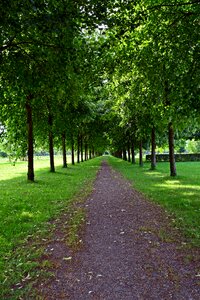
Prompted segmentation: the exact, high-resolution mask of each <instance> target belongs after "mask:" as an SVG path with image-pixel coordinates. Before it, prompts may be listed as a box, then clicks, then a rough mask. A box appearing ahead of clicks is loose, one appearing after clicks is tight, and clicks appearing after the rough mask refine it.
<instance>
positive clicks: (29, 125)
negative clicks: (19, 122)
mask: <svg viewBox="0 0 200 300" xmlns="http://www.w3.org/2000/svg"><path fill="white" fill-rule="evenodd" d="M31 99H32V96H31V95H30V96H28V97H27V101H26V117H27V135H28V136H27V141H28V145H27V146H28V173H27V179H28V180H30V181H34V157H33V155H34V150H33V118H32V107H31V105H30V100H31Z"/></svg>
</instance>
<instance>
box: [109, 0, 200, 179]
mask: <svg viewBox="0 0 200 300" xmlns="http://www.w3.org/2000/svg"><path fill="white" fill-rule="evenodd" d="M123 3H124V5H123V6H122V9H116V14H115V17H116V18H115V19H114V22H113V23H112V26H111V27H110V29H108V30H107V31H108V33H107V36H108V37H107V39H108V43H109V45H111V44H112V47H109V50H108V51H107V57H108V66H109V67H108V69H107V77H108V78H109V81H108V90H109V99H110V105H111V109H112V111H114V120H115V121H116V119H117V120H118V121H117V123H118V124H119V128H114V130H112V133H111V136H112V137H114V143H115V150H116V154H118V155H121V153H124V157H125V159H126V151H125V149H126V150H128V155H129V153H130V149H132V152H133V153H134V145H135V144H136V145H137V147H139V148H140V164H142V157H141V155H142V145H144V144H146V143H147V142H148V141H149V140H151V151H152V162H151V168H152V169H155V167H156V157H155V149H156V136H157V142H159V143H163V139H164V138H166V135H167V136H168V142H169V155H170V174H171V176H176V165H175V159H174V136H175V135H176V136H177V137H179V138H180V137H181V136H182V137H185V138H189V137H190V136H191V135H192V132H196V131H198V130H199V116H200V115H199V112H200V99H199V88H200V86H199V76H200V73H199V72H200V65H199V64H200V60H199V53H200V52H199V46H200V45H199V37H200V30H199V29H200V28H199V27H200V26H199V16H200V5H199V4H200V1H189V2H188V1H184V0H182V1H181V0H180V1H170V2H167V1H163V0H162V1H156V2H155V1H153V0H149V1H137V2H130V1H125V2H123ZM110 57H112V59H111V60H110ZM109 62H110V63H109ZM111 70H112V72H110V71H111ZM119 132H121V134H119ZM133 161H134V159H133Z"/></svg>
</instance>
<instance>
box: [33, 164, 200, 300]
mask: <svg viewBox="0 0 200 300" xmlns="http://www.w3.org/2000/svg"><path fill="white" fill-rule="evenodd" d="M84 205H85V207H86V208H87V224H86V228H85V230H84V233H83V236H82V239H83V246H82V248H81V249H80V250H79V251H78V252H73V251H71V250H69V249H67V247H66V246H65V243H61V242H59V239H57V240H58V241H57V242H56V241H55V243H54V244H53V245H52V244H51V245H49V247H47V251H49V253H50V252H51V259H52V260H54V262H55V261H56V262H57V268H55V279H53V280H52V282H51V283H50V284H49V285H48V286H47V285H45V284H44V283H41V286H40V287H39V290H40V292H41V293H42V295H43V299H54V300H55V299H56V300H58V299H74V300H87V299H99V300H103V299H105V300H115V299H116V300H117V299H119V300H123V299H126V300H132V299H145V300H146V299H148V300H149V299H159V300H161V299H166V300H168V299H177V300H181V299H184V300H187V299H188V300H189V299H195V300H197V299H198V300H199V299H200V283H199V279H200V265H199V259H198V256H199V252H198V251H196V253H191V251H189V250H186V249H185V247H183V246H184V243H183V241H179V242H177V241H176V239H177V238H176V237H177V236H176V234H175V235H174V233H173V237H172V233H171V230H170V228H169V226H168V223H169V220H168V218H169V217H168V216H167V215H166V214H165V212H164V211H163V210H162V209H161V208H160V207H159V206H156V205H154V204H152V203H150V202H149V201H147V200H145V199H144V198H143V197H142V196H141V195H140V194H139V193H138V192H136V191H135V190H134V189H132V188H131V185H130V184H129V183H128V182H127V181H126V180H124V179H123V178H122V177H121V175H119V174H118V173H117V172H116V171H114V170H112V169H111V167H109V166H108V165H107V163H106V162H104V163H103V164H102V168H101V170H100V171H99V173H98V176H97V179H96V182H95V187H94V191H93V193H92V195H91V196H90V198H89V199H88V200H87V201H86V203H85V204H84ZM63 258H66V259H63Z"/></svg>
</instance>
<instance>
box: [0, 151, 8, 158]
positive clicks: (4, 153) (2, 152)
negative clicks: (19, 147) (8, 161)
mask: <svg viewBox="0 0 200 300" xmlns="http://www.w3.org/2000/svg"><path fill="white" fill-rule="evenodd" d="M0 157H8V154H7V153H6V152H4V151H0Z"/></svg>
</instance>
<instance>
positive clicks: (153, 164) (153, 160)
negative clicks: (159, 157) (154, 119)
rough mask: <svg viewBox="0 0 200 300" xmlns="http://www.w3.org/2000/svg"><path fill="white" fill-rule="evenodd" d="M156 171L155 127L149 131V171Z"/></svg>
mask: <svg viewBox="0 0 200 300" xmlns="http://www.w3.org/2000/svg"><path fill="white" fill-rule="evenodd" d="M155 169H156V131H155V127H153V128H152V131H151V170H155Z"/></svg>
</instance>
